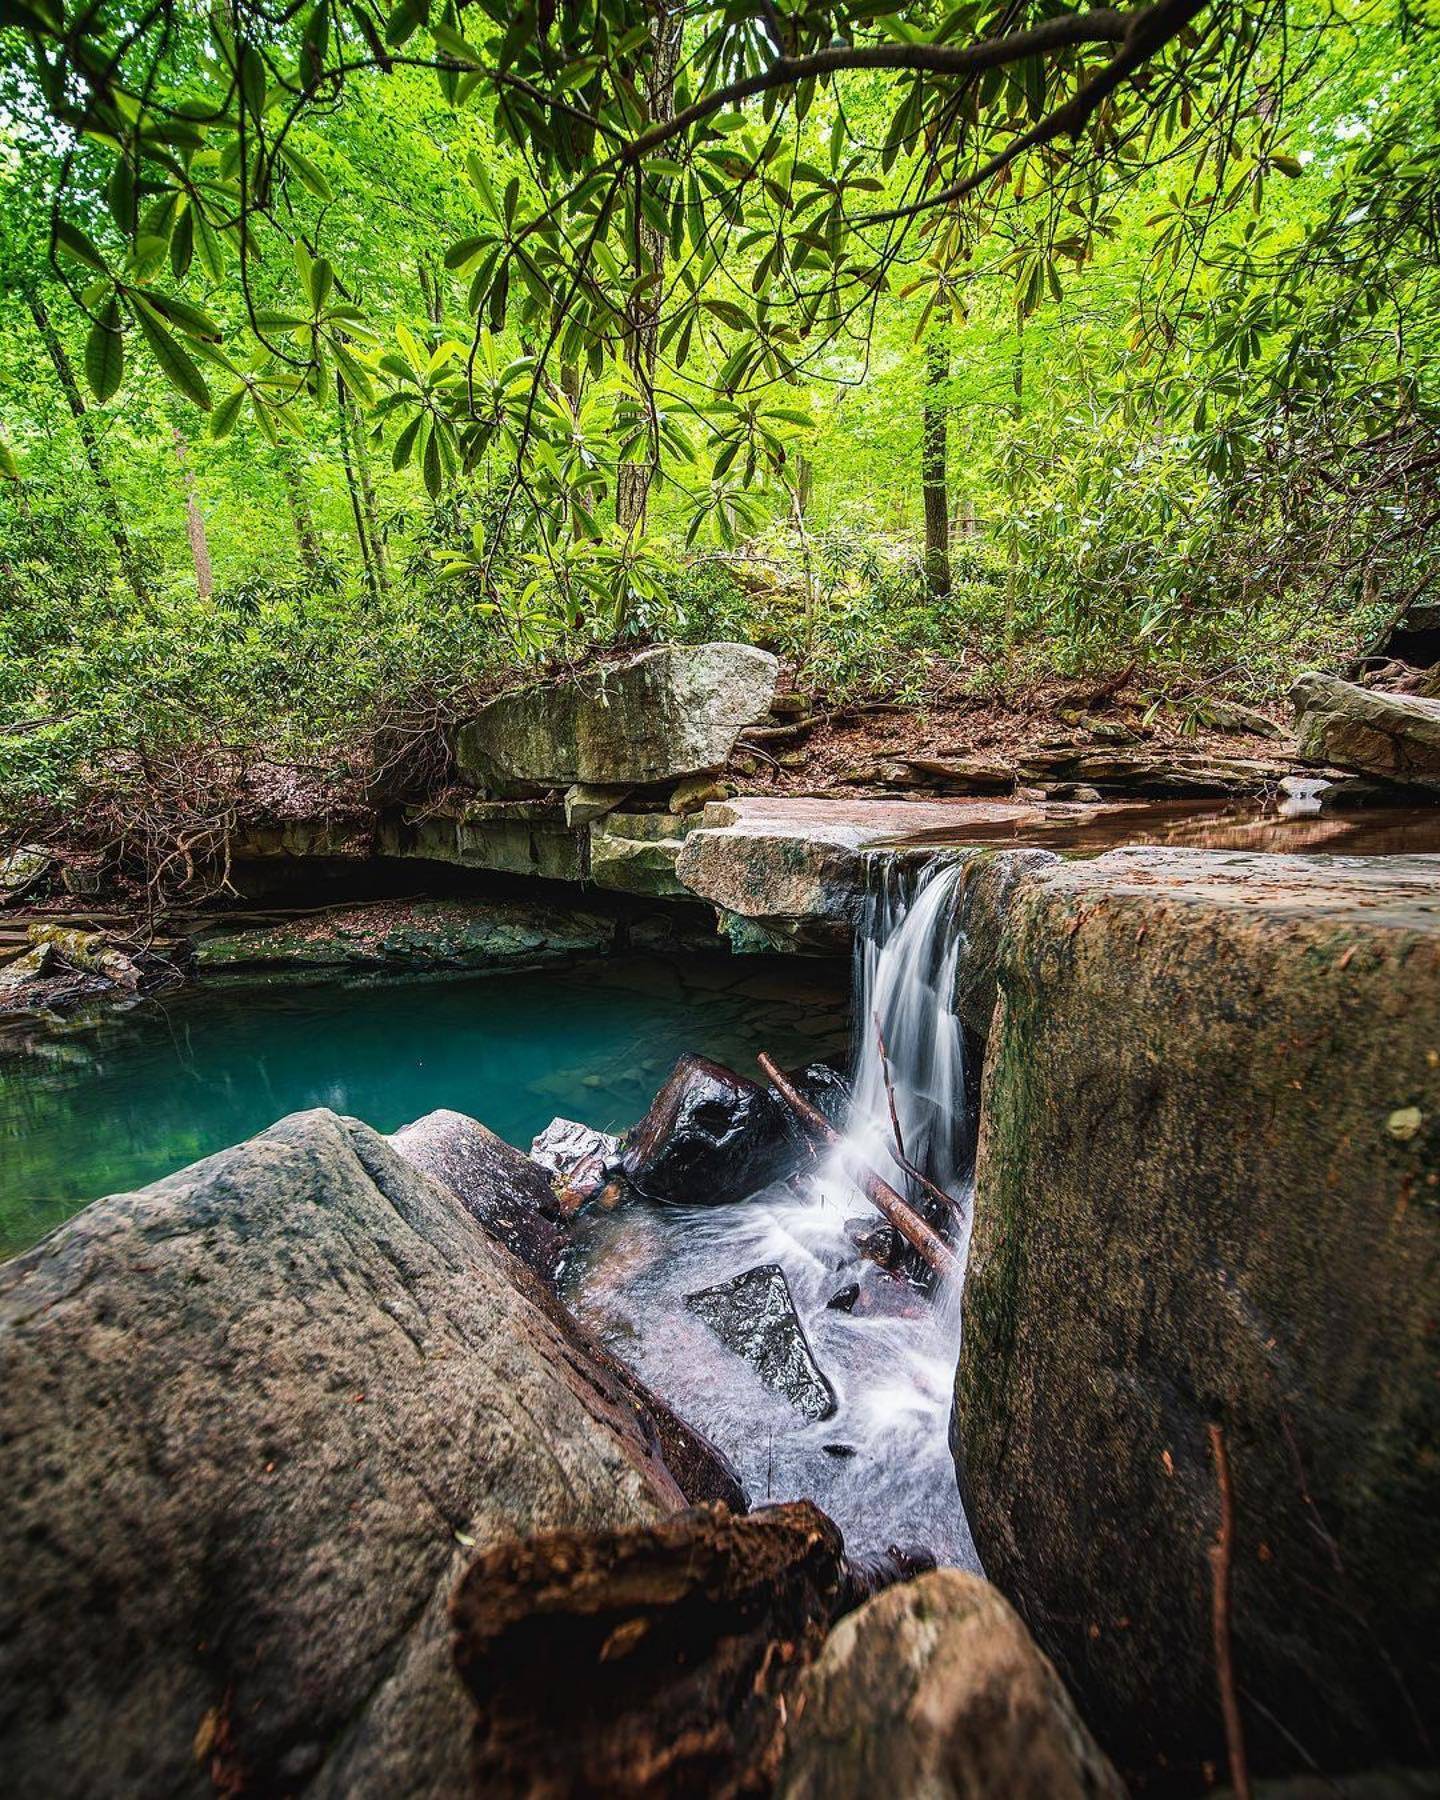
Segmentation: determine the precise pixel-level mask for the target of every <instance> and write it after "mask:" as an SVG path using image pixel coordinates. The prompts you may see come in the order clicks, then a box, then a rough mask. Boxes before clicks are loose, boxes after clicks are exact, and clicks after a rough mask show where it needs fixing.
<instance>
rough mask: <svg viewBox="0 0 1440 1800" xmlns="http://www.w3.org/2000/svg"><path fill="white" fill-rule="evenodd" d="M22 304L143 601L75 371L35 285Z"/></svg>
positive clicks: (118, 551) (113, 537) (137, 594)
mask: <svg viewBox="0 0 1440 1800" xmlns="http://www.w3.org/2000/svg"><path fill="white" fill-rule="evenodd" d="M25 304H26V305H27V306H28V307H29V309H30V317H31V318H32V319H33V320H34V322H35V329H36V331H38V332H39V334H40V341H41V343H43V344H44V346H45V353H46V355H47V356H48V357H49V358H50V362H51V366H52V367H53V368H54V370H55V375H56V379H57V380H58V381H59V383H60V387H61V390H62V392H63V393H64V395H65V400H66V403H67V404H68V406H69V408H70V412H71V414H72V416H73V417H74V420H75V425H76V429H77V430H78V431H79V433H80V442H81V444H82V445H83V446H84V449H85V460H86V462H87V463H88V464H89V465H90V474H91V477H92V479H93V480H94V483H95V487H96V490H97V492H98V493H99V495H100V509H101V511H102V512H103V513H104V515H105V524H106V526H107V527H108V529H109V532H110V540H111V542H112V543H113V544H114V546H115V554H116V556H117V557H118V558H119V560H120V567H121V570H122V571H123V573H124V576H125V579H126V581H128V582H129V584H130V586H131V588H132V589H133V591H134V594H135V598H136V599H137V600H139V601H141V602H142V603H143V602H145V601H147V600H148V599H149V598H150V596H149V593H148V592H147V590H146V587H145V582H144V579H143V577H142V576H141V574H140V565H139V563H138V561H137V560H136V557H135V551H134V547H133V546H132V544H131V542H130V534H129V532H127V531H126V529H125V522H124V520H123V519H122V518H121V516H120V504H119V502H118V501H117V500H116V498H115V490H114V488H113V487H112V486H111V485H110V477H109V475H107V474H106V472H105V459H104V458H103V457H102V456H101V454H100V438H99V435H98V434H97V432H96V430H95V421H94V420H93V419H92V418H91V417H90V413H89V411H88V409H87V408H86V405H85V400H84V397H83V396H82V394H81V392H80V384H79V382H78V381H76V379H75V371H74V369H73V368H72V367H71V366H70V358H69V356H68V354H67V353H66V350H65V346H64V344H63V343H62V342H61V340H60V334H59V333H58V332H57V331H56V329H55V327H54V324H53V323H52V322H51V318H50V313H49V311H48V309H47V308H46V305H45V302H44V300H43V299H42V298H41V295H40V292H39V290H38V289H37V288H27V289H26V290H25Z"/></svg>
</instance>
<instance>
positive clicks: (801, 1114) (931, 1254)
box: [756, 1052, 960, 1279]
mask: <svg viewBox="0 0 1440 1800" xmlns="http://www.w3.org/2000/svg"><path fill="white" fill-rule="evenodd" d="M756 1060H757V1062H758V1063H759V1064H760V1067H761V1069H762V1070H764V1072H765V1076H766V1079H767V1080H768V1081H769V1082H770V1085H771V1086H772V1087H773V1088H774V1089H775V1092H776V1093H777V1094H779V1096H780V1098H781V1099H782V1100H783V1101H784V1102H785V1104H786V1105H787V1106H788V1107H789V1108H790V1110H791V1112H793V1113H794V1114H795V1115H796V1117H797V1118H798V1119H799V1120H800V1121H801V1123H802V1124H803V1125H805V1126H806V1127H807V1128H808V1129H809V1130H810V1132H811V1133H812V1134H813V1135H814V1136H816V1137H818V1138H820V1139H822V1140H823V1141H824V1142H825V1143H827V1144H833V1145H834V1146H835V1147H836V1149H838V1150H839V1151H840V1153H841V1155H842V1156H843V1157H844V1159H845V1162H846V1165H847V1167H848V1169H849V1172H850V1175H851V1176H852V1178H853V1179H854V1181H855V1182H856V1184H857V1186H859V1187H860V1188H861V1189H862V1190H863V1192H864V1194H865V1197H866V1199H867V1200H869V1202H870V1204H871V1205H872V1206H873V1207H875V1209H876V1210H877V1211H878V1212H881V1213H883V1214H884V1215H885V1218H886V1220H887V1221H888V1222H889V1223H890V1224H891V1225H893V1226H894V1227H895V1229H896V1231H898V1232H899V1233H900V1235H901V1237H903V1238H904V1240H905V1242H906V1243H907V1244H908V1245H909V1246H910V1248H911V1249H912V1250H913V1251H914V1252H915V1254H916V1255H917V1256H919V1257H920V1258H921V1259H922V1261H924V1262H925V1263H927V1264H928V1265H929V1266H930V1268H932V1269H933V1270H934V1271H935V1273H936V1274H937V1275H939V1276H942V1277H945V1278H947V1279H948V1278H950V1277H952V1276H953V1277H956V1278H958V1277H959V1274H960V1264H959V1263H958V1262H957V1261H956V1259H955V1255H954V1252H953V1251H952V1250H951V1249H950V1246H949V1245H948V1244H947V1243H946V1242H945V1240H944V1239H943V1238H942V1237H941V1236H940V1235H939V1233H938V1232H936V1231H932V1230H931V1228H930V1227H929V1226H928V1225H927V1224H926V1223H925V1221H924V1220H923V1219H922V1218H921V1217H920V1215H919V1214H918V1213H917V1212H915V1211H914V1210H913V1208H911V1207H910V1206H909V1205H907V1204H906V1202H905V1201H904V1200H902V1199H901V1197H900V1195H899V1194H897V1193H896V1191H895V1189H894V1188H893V1187H891V1185H890V1183H889V1182H888V1181H885V1180H883V1179H882V1178H881V1177H880V1176H879V1175H877V1174H876V1173H875V1171H874V1170H873V1169H870V1168H867V1167H866V1166H865V1164H864V1163H863V1162H861V1161H860V1159H859V1158H858V1157H857V1156H856V1155H855V1153H854V1152H853V1151H852V1150H851V1149H850V1148H849V1147H848V1146H847V1145H846V1143H845V1140H844V1139H843V1138H842V1137H841V1135H840V1133H839V1132H838V1131H837V1130H836V1129H835V1127H834V1126H833V1125H832V1124H831V1123H830V1121H829V1120H828V1119H827V1118H826V1117H825V1115H824V1113H822V1112H820V1111H818V1110H817V1109H816V1108H815V1107H813V1106H812V1105H811V1104H810V1102H809V1101H808V1100H806V1099H803V1098H802V1097H801V1096H800V1095H799V1094H798V1093H796V1091H795V1089H794V1087H792V1085H791V1084H790V1082H789V1081H788V1080H787V1079H786V1077H785V1076H784V1075H783V1074H782V1073H781V1071H780V1070H779V1069H778V1068H776V1066H775V1064H774V1063H773V1062H772V1061H771V1060H770V1058H769V1057H768V1056H766V1055H765V1054H764V1053H763V1052H762V1053H761V1055H760V1056H759V1057H757V1058H756Z"/></svg>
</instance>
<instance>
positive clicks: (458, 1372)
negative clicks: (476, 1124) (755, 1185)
mask: <svg viewBox="0 0 1440 1800" xmlns="http://www.w3.org/2000/svg"><path fill="white" fill-rule="evenodd" d="M643 1394H644V1390H642V1389H641V1388H640V1387H639V1384H638V1383H635V1382H634V1381H633V1380H630V1379H629V1378H628V1377H623V1376H622V1375H621V1374H620V1373H619V1371H617V1370H616V1369H615V1368H614V1366H613V1365H612V1364H610V1363H609V1361H608V1359H606V1358H605V1357H604V1355H603V1353H601V1352H600V1351H598V1349H597V1348H596V1347H595V1346H594V1345H593V1344H592V1343H591V1342H590V1341H589V1340H588V1339H587V1338H586V1337H585V1336H584V1334H583V1333H581V1332H579V1331H578V1330H577V1329H576V1328H574V1327H573V1326H572V1325H571V1324H570V1322H569V1321H568V1320H567V1319H566V1317H565V1315H564V1314H563V1313H562V1312H561V1310H560V1308H559V1306H558V1304H557V1303H556V1302H554V1301H553V1299H551V1298H550V1297H549V1296H548V1295H547V1294H546V1293H545V1290H544V1289H543V1287H542V1286H541V1284H540V1283H539V1282H538V1281H536V1280H535V1278H534V1277H533V1276H531V1275H530V1274H529V1272H528V1271H526V1270H525V1269H524V1268H522V1266H521V1265H520V1264H519V1263H518V1262H516V1261H515V1260H514V1258H512V1257H510V1256H509V1255H508V1254H507V1252H506V1251H505V1250H503V1249H502V1248H501V1247H500V1246H499V1245H498V1244H497V1243H496V1242H495V1241H494V1240H493V1239H492V1238H491V1237H490V1236H489V1235H488V1234H487V1233H486V1232H485V1231H484V1230H483V1229H482V1227H481V1226H480V1224H479V1223H477V1221H476V1220H475V1219H474V1218H472V1217H471V1216H470V1214H469V1213H468V1212H467V1211H466V1210H465V1208H464V1206H463V1205H462V1204H461V1202H460V1201H459V1200H458V1199H457V1198H456V1197H455V1195H454V1194H452V1193H450V1192H449V1191H448V1190H446V1189H444V1188H442V1187H440V1186H439V1185H438V1184H437V1183H436V1182H434V1181H432V1180H431V1179H429V1178H428V1177H427V1176H425V1175H423V1174H422V1173H420V1172H419V1171H418V1170H417V1169H414V1168H411V1167H410V1166H409V1165H408V1164H407V1163H406V1162H405V1161H403V1160H402V1158H401V1157H400V1156H398V1155H397V1154H396V1153H395V1151H394V1150H393V1149H391V1148H390V1147H389V1146H388V1145H387V1144H386V1142H385V1141H384V1139H382V1138H381V1137H379V1136H378V1135H377V1134H376V1133H375V1132H373V1131H370V1130H369V1129H368V1128H367V1127H365V1126H363V1125H359V1124H357V1123H356V1122H355V1121H353V1120H346V1119H340V1118H337V1117H336V1116H335V1115H334V1114H333V1113H328V1112H313V1113H302V1114H298V1115H296V1116H295V1117H293V1118H290V1119H286V1120H284V1121H282V1122H281V1123H280V1124H279V1125H277V1126H275V1127H273V1128H272V1129H271V1130H269V1131H267V1132H264V1133H262V1134H261V1135H260V1136H259V1137H257V1138H255V1139H253V1140H252V1141H251V1142H249V1143H247V1144H243V1145H241V1146H239V1147H238V1148H237V1149H234V1150H229V1151H226V1152H224V1153H222V1154H221V1155H219V1156H214V1157H211V1158H209V1159H208V1160H207V1161H205V1162H202V1163H198V1164H196V1165H195V1167H194V1168H191V1169H187V1170H185V1171H183V1172H182V1173H180V1174H178V1175H174V1176H171V1177H170V1178H169V1179H168V1180H165V1181H162V1182H158V1183H157V1184H156V1185H155V1186H153V1187H150V1188H147V1189H145V1190H144V1191H143V1192H140V1193H137V1194H129V1195H120V1196H117V1197H115V1198H113V1199H110V1200H105V1201H100V1202H98V1203H97V1204H96V1205H94V1206H92V1207H89V1208H88V1209H87V1210H86V1211H85V1212H83V1213H81V1214H80V1215H79V1216H78V1217H77V1218H75V1219H74V1220H72V1221H71V1222H70V1223H69V1224H67V1225H65V1226H63V1227H62V1228H61V1229H60V1230H59V1231H57V1232H55V1233H53V1234H52V1235H51V1236H50V1237H49V1238H47V1239H46V1240H45V1241H44V1242H43V1243H42V1244H40V1245H38V1246H37V1247H36V1248H35V1249H34V1250H32V1251H30V1252H28V1253H27V1254H26V1255H24V1256H21V1257H18V1258H17V1259H16V1260H15V1261H13V1262H11V1263H9V1264H7V1265H5V1267H4V1268H3V1269H0V1395H3V1407H4V1431H3V1434H0V1491H3V1493H4V1495H5V1504H4V1506H3V1508H0V1567H3V1568H4V1570H5V1581H4V1584H3V1586H0V1766H3V1768H4V1769H5V1771H6V1774H7V1776H8V1777H9V1780H10V1783H11V1785H12V1786H13V1787H14V1790H15V1791H16V1792H23V1793H25V1794H27V1795H64V1796H72V1795H76V1794H86V1795H96V1796H100V1795H135V1794H196V1795H200V1794H207V1795H208V1794H210V1793H211V1792H212V1791H215V1790H217V1789H218V1790H219V1791H223V1792H227V1793H238V1792H242V1791H243V1792H247V1793H274V1794H281V1793H283V1794H295V1793H305V1794H307V1795H319V1794H325V1795H337V1796H338V1795H357V1794H376V1795H378V1794H386V1795H389V1794H418V1793H427V1794H430V1793H433V1794H455V1793H462V1792H464V1791H466V1783H467V1776H466V1754H465V1740H466V1736H467V1729H468V1726H467V1719H468V1712H469V1708H468V1706H467V1705H466V1704H465V1702H464V1699H463V1696H462V1694H461V1692H460V1690H459V1687H458V1684H457V1682H456V1679H455V1676H454V1674H453V1671H452V1666H451V1661H450V1657H449V1653H448V1646H447V1642H446V1623H445V1603H446V1599H447V1596H448V1594H449V1591H450V1589H451V1587H452V1586H453V1583H454V1580H455V1578H456V1576H457V1575H458V1573H459V1572H460V1570H461V1568H462V1567H463V1566H464V1563H465V1562H466V1561H467V1560H468V1559H469V1558H470V1557H471V1556H473V1555H474V1554H475V1553H476V1552H477V1551H483V1550H484V1549H485V1548H487V1547H489V1546H491V1545H493V1544H495V1543H497V1542H499V1541H501V1540H503V1539H505V1538H507V1537H509V1536H510V1535H512V1534H514V1533H528V1532H534V1531H543V1530H547V1529H552V1528H558V1527H573V1528H576V1529H600V1528H606V1529H608V1528H614V1527H618V1526H624V1525H632V1524H641V1523H646V1522H649V1521H652V1520H655V1519H658V1518H660V1517H661V1516H662V1515H664V1514H666V1513H668V1512H669V1511H671V1510H672V1509H674V1508H676V1507H679V1506H681V1505H683V1504H684V1499H685V1498H686V1497H695V1498H700V1497H704V1496H705V1493H706V1488H707V1486H708V1487H709V1488H710V1491H711V1493H712V1494H714V1493H716V1492H717V1488H716V1485H715V1483H714V1482H713V1481H708V1480H707V1479H706V1478H705V1477H704V1472H703V1470H700V1469H699V1468H698V1465H699V1464H704V1463H705V1462H706V1459H705V1456H704V1454H703V1446H699V1445H698V1444H697V1443H696V1441H695V1440H694V1439H693V1436H689V1435H688V1434H683V1437H681V1438H677V1440H676V1441H678V1442H679V1445H680V1449H681V1450H682V1451H685V1450H688V1451H689V1452H690V1453H691V1454H692V1455H693V1456H694V1457H695V1458H696V1460H697V1470H696V1471H695V1478H694V1479H693V1480H691V1479H688V1478H687V1479H686V1480H685V1484H684V1485H685V1487H686V1490H687V1491H686V1495H685V1496H682V1492H681V1487H680V1485H677V1481H676V1479H675V1478H674V1477H673V1476H672V1475H671V1474H670V1472H669V1469H668V1468H667V1465H666V1464H665V1462H663V1461H662V1460H661V1451H660V1444H661V1443H662V1442H668V1439H669V1437H670V1436H672V1435H674V1434H673V1433H667V1430H666V1428H665V1418H666V1415H665V1414H664V1409H663V1408H660V1407H659V1406H658V1405H653V1406H652V1405H649V1404H646V1403H645V1402H644V1400H643V1399H642V1398H641V1397H642V1396H643ZM669 1425H670V1427H672V1428H673V1427H674V1421H673V1420H671V1421H669ZM672 1466H673V1465H672ZM714 1472H715V1471H714V1470H713V1469H712V1470H711V1471H710V1473H711V1474H714ZM727 1486H728V1487H729V1488H730V1492H729V1494H728V1495H726V1496H725V1497H727V1498H730V1499H731V1500H732V1502H734V1500H735V1498H736V1496H735V1494H734V1490H733V1484H729V1483H727V1482H725V1481H724V1480H723V1479H721V1480H720V1482H719V1489H720V1490H723V1489H725V1488H726V1487H727Z"/></svg>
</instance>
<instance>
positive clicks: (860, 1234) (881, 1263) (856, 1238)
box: [845, 1213, 906, 1270]
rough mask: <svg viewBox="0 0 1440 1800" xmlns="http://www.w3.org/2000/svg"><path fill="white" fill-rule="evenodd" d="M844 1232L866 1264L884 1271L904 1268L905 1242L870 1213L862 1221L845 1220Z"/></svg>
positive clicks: (897, 1233)
mask: <svg viewBox="0 0 1440 1800" xmlns="http://www.w3.org/2000/svg"><path fill="white" fill-rule="evenodd" d="M845 1230H846V1233H847V1235H848V1236H849V1239H850V1242H851V1243H852V1244H853V1245H854V1246H855V1248H856V1249H857V1250H858V1251H859V1252H860V1254H861V1255H862V1256H863V1257H864V1258H865V1260H866V1261H867V1262H872V1263H874V1264H875V1265H876V1267H877V1268H881V1269H886V1270H895V1269H899V1268H902V1267H903V1266H904V1262H905V1249H906V1245H905V1240H904V1238H902V1237H901V1235H900V1233H899V1232H898V1231H897V1230H896V1229H895V1227H894V1226H893V1225H886V1224H884V1223H882V1222H881V1221H880V1220H878V1219H877V1218H876V1216H875V1215H874V1214H873V1213H872V1214H870V1215H869V1216H868V1217H866V1218H863V1219H847V1220H846V1221H845Z"/></svg>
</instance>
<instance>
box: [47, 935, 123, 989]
mask: <svg viewBox="0 0 1440 1800" xmlns="http://www.w3.org/2000/svg"><path fill="white" fill-rule="evenodd" d="M30 942H31V943H32V944H35V945H36V946H45V945H48V946H49V947H50V948H51V949H53V950H54V952H55V954H56V955H57V956H58V957H59V958H60V960H61V961H62V962H66V963H68V964H69V965H70V967H71V968H72V969H78V970H80V972H81V973H82V974H84V975H103V976H104V977H105V979H106V980H107V981H111V982H114V983H115V985H116V986H117V987H123V988H131V989H133V988H137V987H139V985H140V967H139V964H138V963H137V962H136V960H135V958H134V957H132V956H129V955H127V953H126V952H125V951H123V950H117V949H116V948H115V947H114V946H113V945H112V944H110V943H108V942H107V941H106V939H105V936H104V933H103V932H99V931H76V930H74V929H73V928H71V927H69V926H65V925H51V924H47V923H45V922H44V921H43V920H37V921H36V923H35V924H33V925H32V926H31V927H30Z"/></svg>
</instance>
